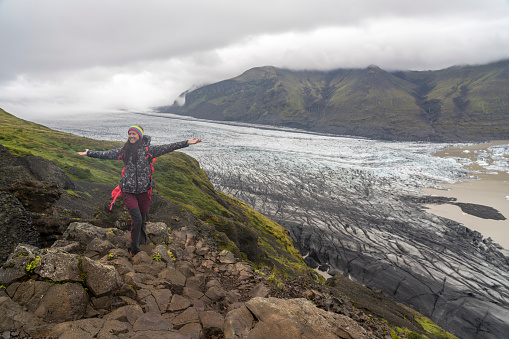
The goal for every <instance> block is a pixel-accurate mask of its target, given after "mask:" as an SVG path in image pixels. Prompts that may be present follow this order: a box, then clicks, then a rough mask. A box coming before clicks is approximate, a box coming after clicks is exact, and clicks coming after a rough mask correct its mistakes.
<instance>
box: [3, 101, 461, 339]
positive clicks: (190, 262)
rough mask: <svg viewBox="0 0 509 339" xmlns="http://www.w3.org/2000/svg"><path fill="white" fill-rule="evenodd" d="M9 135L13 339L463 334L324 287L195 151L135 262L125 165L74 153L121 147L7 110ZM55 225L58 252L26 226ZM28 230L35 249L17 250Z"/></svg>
mask: <svg viewBox="0 0 509 339" xmlns="http://www.w3.org/2000/svg"><path fill="white" fill-rule="evenodd" d="M0 127H1V128H2V132H1V134H0V216H1V217H2V218H0V235H1V236H0V242H1V244H2V247H1V249H4V248H5V245H10V244H13V248H12V249H11V252H10V253H11V255H10V256H9V257H8V258H7V260H6V261H5V262H4V263H3V264H2V266H1V268H0V319H1V320H0V331H1V332H2V333H3V334H4V336H6V335H7V336H10V337H14V336H18V335H20V336H21V337H40V336H49V337H61V338H64V337H70V336H74V337H97V338H103V337H114V336H115V337H124V338H130V337H134V336H137V335H138V336H143V337H147V338H161V337H168V336H171V337H172V338H173V337H174V338H180V337H182V338H184V337H185V338H198V337H200V338H201V337H223V335H224V337H232V338H233V337H234V336H231V333H232V331H233V333H237V334H239V335H240V334H242V333H244V334H246V333H248V332H249V333H251V335H252V337H257V336H256V333H258V332H257V331H264V330H265V329H266V328H270V326H273V327H274V329H273V331H276V330H277V331H278V332H277V333H280V335H285V331H287V330H292V331H295V330H298V331H303V332H302V333H303V335H304V334H305V333H306V331H309V332H310V333H311V334H312V335H311V337H316V334H317V333H319V334H322V335H325V336H326V337H327V336H331V337H332V336H333V335H335V336H337V337H348V336H351V337H359V338H379V337H382V336H389V335H390V336H391V337H392V338H423V337H424V336H423V334H425V335H426V337H427V338H454V336H452V335H450V334H448V333H446V332H444V331H442V330H441V329H439V328H438V327H437V326H436V325H435V324H433V323H432V322H431V321H430V320H429V319H427V318H425V317H423V316H422V315H420V314H418V313H416V312H415V311H413V310H411V309H408V308H406V307H404V306H402V305H401V304H398V303H396V302H394V301H393V300H392V299H390V298H388V297H386V296H384V295H383V294H382V293H380V292H379V291H377V292H374V291H372V290H370V289H368V288H366V287H364V286H362V285H360V284H357V283H354V282H353V281H350V280H348V279H346V278H344V277H341V276H336V277H334V278H333V279H329V280H328V281H327V283H326V284H324V283H323V282H324V281H323V279H317V278H318V277H317V275H316V274H315V273H314V271H312V270H311V269H309V268H308V267H307V266H306V265H304V264H303V263H304V260H303V258H302V257H301V256H300V255H299V253H298V252H296V250H295V247H294V246H293V243H292V241H291V240H290V238H289V236H288V232H287V231H286V230H284V229H282V227H281V226H279V225H278V224H276V223H274V222H273V221H271V220H269V219H267V218H265V217H263V216H262V215H260V214H259V213H257V212H256V211H254V210H252V209H250V208H248V207H247V206H246V205H245V204H243V203H241V202H239V201H237V200H235V199H233V198H231V197H229V196H227V195H226V194H223V193H221V192H217V191H215V190H214V188H213V187H212V185H211V184H210V182H209V181H208V179H207V176H206V174H205V173H204V172H203V171H202V170H201V169H200V168H199V165H198V163H197V162H196V161H195V160H194V159H193V158H191V157H189V156H187V155H185V154H183V153H179V152H174V153H171V154H169V155H167V156H163V157H160V158H159V160H158V163H157V166H158V167H159V168H161V169H162V168H164V169H165V170H161V171H159V172H160V173H159V175H160V176H159V177H156V180H157V181H158V188H157V190H158V191H159V192H160V194H155V195H154V197H153V203H152V206H151V212H150V216H149V218H150V220H149V221H150V222H149V223H148V224H147V230H148V233H149V234H148V235H149V238H150V240H151V243H150V245H147V246H145V247H144V248H142V252H140V253H138V254H137V255H136V256H135V257H130V256H129V254H128V252H127V250H126V247H127V246H128V243H129V232H128V219H126V211H125V209H124V208H123V204H118V203H117V204H116V205H115V208H114V209H113V212H109V211H108V207H109V196H108V193H109V192H110V191H111V189H112V188H113V185H114V184H115V183H116V181H117V180H118V175H117V176H116V175H115V174H114V173H118V172H117V171H120V165H118V163H117V162H115V161H99V160H97V159H91V158H86V157H80V156H77V155H76V150H81V149H83V148H85V147H92V146H93V147H94V148H95V149H99V148H101V147H104V148H112V147H118V146H119V145H120V144H119V143H116V142H103V141H94V140H91V139H87V138H82V137H78V136H74V135H71V134H67V133H62V132H57V131H53V130H51V129H48V128H46V127H44V126H42V125H38V124H34V123H31V122H28V121H24V120H21V119H18V118H16V117H14V116H12V115H10V114H8V113H6V112H5V111H3V110H0ZM159 161H161V162H163V164H161V163H160V162H159ZM163 165H164V166H163ZM103 182H106V183H111V184H109V185H108V184H104V183H103ZM36 202H37V203H39V202H40V203H42V204H35V203H36ZM127 218H128V217H127ZM52 225H56V226H57V227H56V228H55V229H53V230H52V231H53V234H52V235H53V236H55V238H53V241H49V240H48V243H47V244H46V245H42V244H37V236H36V235H34V234H33V233H34V232H32V231H30V232H27V229H32V230H33V227H32V226H35V229H37V231H38V233H39V236H44V234H43V233H44V232H49V231H51V230H48V229H49V228H51V226H52ZM23 232H24V233H23ZM21 233H23V234H21ZM20 234H21V235H22V236H24V237H25V238H24V240H29V243H25V244H24V245H21V244H19V245H18V244H17V243H15V240H17V239H13V237H11V235H20ZM46 236H48V235H47V234H46ZM13 241H14V242H13ZM31 245H38V247H39V248H38V247H34V246H31ZM234 256H235V257H234ZM239 260H242V261H243V262H239ZM3 261H4V259H3V258H2V260H0V262H3ZM105 276H106V277H108V279H104V277H105ZM260 296H261V297H272V298H264V299H260V298H256V297H260ZM274 297H277V298H279V299H280V300H279V299H275V298H274ZM198 298H199V300H198ZM294 298H297V299H294ZM304 299H308V300H304ZM257 305H258V306H257ZM274 308H276V309H274ZM237 309H239V310H240V311H235V310H237ZM248 309H249V311H247V310H248ZM239 312H241V314H238V313H239ZM297 313H299V314H297ZM267 314H273V315H276V317H275V318H274V317H272V318H274V319H272V318H271V317H268V316H267ZM246 319H251V320H250V324H244V325H242V326H244V327H238V325H239V322H240V323H243V322H244V321H245V320H246ZM314 321H318V322H316V323H315V322H314ZM278 322H281V324H282V325H284V327H283V328H280V325H279V324H278ZM304 323H305V325H303V324H304ZM248 325H249V326H248ZM271 333H276V332H271ZM291 333H293V332H291ZM228 335H230V336H228ZM304 337H305V335H304Z"/></svg>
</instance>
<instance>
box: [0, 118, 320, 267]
mask: <svg viewBox="0 0 509 339" xmlns="http://www.w3.org/2000/svg"><path fill="white" fill-rule="evenodd" d="M0 129H1V130H2V132H1V134H0V144H1V145H3V146H5V147H6V148H7V150H8V151H9V152H11V153H12V154H14V155H18V156H40V157H42V158H44V159H47V160H50V161H52V162H54V163H55V164H56V165H57V166H58V167H60V168H61V169H62V170H63V171H64V172H65V174H66V175H67V176H68V177H69V178H71V179H73V180H76V181H77V183H76V184H74V185H73V187H72V188H66V189H65V190H64V191H63V192H62V194H63V198H62V199H61V201H59V204H60V210H61V211H60V215H63V214H65V216H66V219H65V220H68V219H69V218H71V219H72V218H75V217H80V216H82V215H83V209H84V208H85V206H87V204H89V205H90V207H88V209H89V210H90V211H91V212H89V215H88V217H89V218H90V217H93V218H96V219H97V218H105V219H106V220H108V219H111V215H108V214H107V212H105V209H99V208H98V205H102V204H100V203H99V204H98V203H97V202H96V201H94V199H91V195H94V196H95V195H97V194H98V192H99V191H100V192H101V196H100V197H95V200H98V201H99V200H101V202H102V199H105V198H106V199H108V198H109V197H108V193H109V192H111V189H113V187H114V186H116V185H117V184H118V181H119V180H120V172H121V171H122V165H121V164H119V162H118V161H113V160H111V161H110V160H107V161H105V160H98V159H93V158H89V157H83V156H79V155H77V154H76V152H77V151H79V150H83V149H85V148H89V149H94V150H106V149H113V148H118V147H121V146H122V145H123V143H122V142H110V141H100V140H93V139H88V138H83V137H78V136H75V135H72V134H68V133H63V132H59V131H54V130H51V129H49V128H47V127H45V126H42V125H39V124H35V123H32V122H28V121H25V120H22V119H19V118H16V117H15V116H13V115H11V114H9V113H7V112H5V111H3V110H1V109H0ZM156 167H157V168H161V169H162V168H164V169H166V170H164V171H160V170H157V168H156V171H155V173H154V178H155V180H156V183H157V188H156V192H157V193H158V195H160V196H161V197H162V198H165V199H168V200H169V201H170V202H171V203H173V205H175V206H179V207H180V208H179V209H180V210H181V211H180V212H179V214H185V213H191V214H192V215H194V216H195V217H196V218H198V219H199V220H200V221H202V222H203V224H202V225H204V226H203V229H204V230H203V231H204V232H209V233H211V234H212V235H213V236H214V237H215V238H216V240H217V241H218V243H219V244H220V245H221V246H222V248H224V249H228V250H230V251H232V252H234V253H235V254H236V255H237V256H238V257H239V258H242V259H244V260H249V261H251V262H253V263H254V264H256V265H261V266H269V267H271V269H274V270H275V271H278V272H280V273H282V274H289V275H293V274H295V273H296V272H304V271H307V272H308V273H309V274H312V272H313V271H312V270H310V269H309V268H307V266H306V265H305V263H304V261H303V259H302V258H301V257H300V255H299V253H298V251H297V250H296V249H295V247H294V246H293V243H292V241H291V239H290V236H289V232H288V231H287V230H285V229H284V228H283V227H281V226H280V225H278V224H276V223H275V222H273V221H272V220H270V219H268V218H266V217H264V216H263V215H261V214H259V213H257V212H255V211H254V210H252V209H250V208H249V207H248V206H247V205H246V204H244V203H242V202H241V201H238V200H236V199H234V198H232V197H230V196H228V195H226V194H223V193H221V192H218V191H216V190H215V189H214V187H213V186H212V184H211V183H210V181H209V180H208V178H207V175H206V174H205V172H203V170H201V169H200V167H199V164H198V162H197V161H196V160H194V159H193V158H191V157H189V156H187V155H186V154H184V153H180V152H172V153H170V154H166V155H164V156H161V157H159V158H158V160H157V166H156ZM12 168H14V169H15V168H16V167H12ZM4 170H5V169H4ZM8 176H10V177H15V176H14V175H13V174H9V175H8ZM84 182H86V183H90V184H96V185H104V184H107V185H111V187H110V186H108V187H106V188H105V187H91V186H90V185H85V184H84ZM2 186H3V185H2ZM0 187H1V186H0ZM41 194H44V193H41ZM30 198H33V197H30ZM154 199H155V200H154V202H155V205H154V207H153V209H156V208H157V206H158V204H159V205H161V206H165V205H167V204H165V203H164V202H163V201H162V200H163V199H161V198H159V197H157V196H156V197H154ZM27 200H28V199H27ZM77 200H78V201H80V203H77V202H76V201H77ZM121 206H123V204H122V203H121V202H120V203H117V204H116V210H117V211H118V213H119V215H120V214H121V213H123V212H124V211H123V209H122V208H121ZM161 209H162V207H161ZM174 209H175V208H174ZM182 211H183V212H182ZM167 214H168V213H166V214H165V213H164V212H159V211H158V210H157V209H156V210H155V212H154V213H152V219H154V218H155V217H157V216H158V215H161V216H160V217H159V218H160V219H161V220H157V221H163V222H166V223H168V224H169V223H170V222H169V220H168V218H169V216H168V215H167ZM123 219H124V220H125V219H127V220H128V216H127V213H126V212H124V213H123ZM44 222H45V223H47V221H44Z"/></svg>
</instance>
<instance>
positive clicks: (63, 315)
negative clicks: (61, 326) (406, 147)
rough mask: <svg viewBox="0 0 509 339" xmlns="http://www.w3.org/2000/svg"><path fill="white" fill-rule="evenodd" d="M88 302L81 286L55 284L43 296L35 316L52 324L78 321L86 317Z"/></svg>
mask: <svg viewBox="0 0 509 339" xmlns="http://www.w3.org/2000/svg"><path fill="white" fill-rule="evenodd" d="M88 301H89V298H88V294H87V292H86V291H85V289H84V288H83V286H82V285H81V284H73V283H65V284H55V285H52V286H51V288H49V289H48V291H47V292H46V294H45V295H44V296H43V298H42V299H41V301H40V303H39V305H38V307H37V309H36V310H35V311H34V314H35V315H36V316H38V317H40V318H42V319H43V320H44V321H47V322H50V323H60V322H64V321H70V320H77V319H81V318H82V317H83V316H84V315H85V312H86V310H87V305H88Z"/></svg>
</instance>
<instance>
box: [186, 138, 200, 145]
mask: <svg viewBox="0 0 509 339" xmlns="http://www.w3.org/2000/svg"><path fill="white" fill-rule="evenodd" d="M199 142H201V139H197V138H192V139H189V140H187V144H188V145H193V144H197V143H199Z"/></svg>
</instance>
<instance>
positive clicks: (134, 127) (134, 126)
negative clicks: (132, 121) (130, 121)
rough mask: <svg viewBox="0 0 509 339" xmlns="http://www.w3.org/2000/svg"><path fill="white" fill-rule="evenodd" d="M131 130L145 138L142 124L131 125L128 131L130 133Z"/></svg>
mask: <svg viewBox="0 0 509 339" xmlns="http://www.w3.org/2000/svg"><path fill="white" fill-rule="evenodd" d="M130 131H135V132H136V133H138V135H139V136H140V139H143V128H141V127H140V126H136V125H133V126H131V127H129V130H128V131H127V133H129V132H130Z"/></svg>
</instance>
